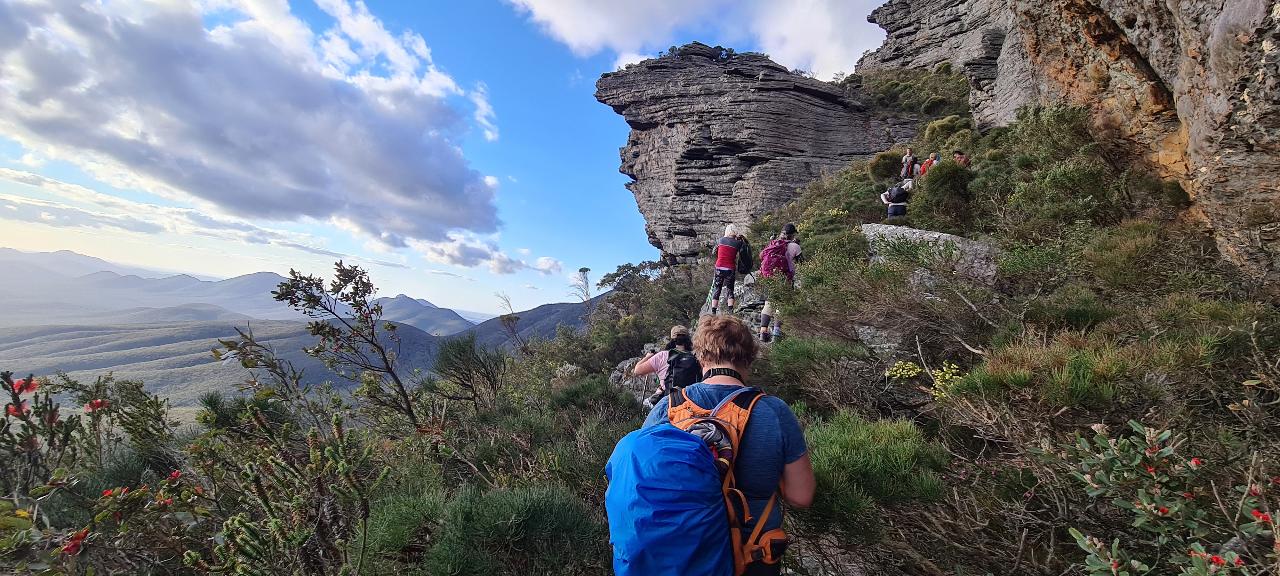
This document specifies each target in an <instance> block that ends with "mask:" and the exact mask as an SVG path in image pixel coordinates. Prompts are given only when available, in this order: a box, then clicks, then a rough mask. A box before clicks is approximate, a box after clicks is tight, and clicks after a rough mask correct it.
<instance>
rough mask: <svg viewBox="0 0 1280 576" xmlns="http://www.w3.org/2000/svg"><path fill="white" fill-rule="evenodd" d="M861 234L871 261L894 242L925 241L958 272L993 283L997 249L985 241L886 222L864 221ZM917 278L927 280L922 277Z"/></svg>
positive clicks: (943, 260) (945, 262) (942, 261)
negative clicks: (869, 249)
mask: <svg viewBox="0 0 1280 576" xmlns="http://www.w3.org/2000/svg"><path fill="white" fill-rule="evenodd" d="M862 234H863V236H866V238H867V243H868V245H870V247H871V261H872V262H875V261H879V260H883V259H884V258H885V254H886V252H887V251H888V250H889V249H890V247H891V246H892V244H893V243H894V242H912V243H918V244H927V245H928V246H930V247H931V249H932V250H933V251H934V254H935V255H936V256H937V257H938V262H939V263H942V264H943V265H944V266H948V267H949V268H950V269H951V271H952V272H955V273H956V274H957V275H959V276H961V277H963V278H965V279H968V280H970V281H973V282H977V283H981V284H986V285H991V284H994V283H995V280H996V275H997V273H998V270H997V265H998V259H999V256H1000V251H999V249H997V248H996V247H995V246H992V245H991V244H988V243H986V242H982V241H978V240H970V239H968V238H962V237H960V236H955V235H953V234H946V233H943V232H933V231H930V230H917V229H915V228H908V227H906V226H891V225H888V224H863V225H862ZM920 281H922V282H925V283H927V282H928V280H927V279H923V278H922V279H920Z"/></svg>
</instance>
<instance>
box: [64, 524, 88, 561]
mask: <svg viewBox="0 0 1280 576" xmlns="http://www.w3.org/2000/svg"><path fill="white" fill-rule="evenodd" d="M88 536H89V529H88V528H85V529H83V530H81V531H79V532H76V533H75V534H72V535H71V539H70V540H67V543H66V544H65V545H63V546H62V553H63V554H67V555H69V556H75V555H76V554H79V553H80V546H81V545H82V544H83V543H84V539H85V538H87V537H88Z"/></svg>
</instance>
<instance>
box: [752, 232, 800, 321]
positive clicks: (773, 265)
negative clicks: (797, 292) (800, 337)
mask: <svg viewBox="0 0 1280 576" xmlns="http://www.w3.org/2000/svg"><path fill="white" fill-rule="evenodd" d="M796 232H797V231H796V225H795V224H790V223H788V224H787V225H786V226H783V227H782V233H780V234H778V237H777V238H775V239H773V240H771V241H769V245H767V246H765V247H764V250H761V251H760V276H762V277H764V278H775V277H778V276H786V278H787V284H789V285H792V286H794V285H795V283H796V262H797V261H799V259H800V256H801V254H800V243H799V242H796ZM774 315H775V311H774V309H773V302H770V301H769V297H768V295H766V296H765V300H764V309H762V310H760V341H762V342H768V341H770V340H772V339H773V338H776V337H778V336H781V335H782V321H781V320H777V321H775V320H774Z"/></svg>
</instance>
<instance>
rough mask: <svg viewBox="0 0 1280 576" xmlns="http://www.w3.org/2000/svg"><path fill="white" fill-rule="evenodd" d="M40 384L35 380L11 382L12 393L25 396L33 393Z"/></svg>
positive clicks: (27, 379)
mask: <svg viewBox="0 0 1280 576" xmlns="http://www.w3.org/2000/svg"><path fill="white" fill-rule="evenodd" d="M39 387H40V384H39V383H37V382H36V380H35V378H23V379H22V380H14V381H13V391H14V392H15V393H17V394H26V393H27V392H35V391H36V389H37V388H39Z"/></svg>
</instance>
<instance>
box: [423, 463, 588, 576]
mask: <svg viewBox="0 0 1280 576" xmlns="http://www.w3.org/2000/svg"><path fill="white" fill-rule="evenodd" d="M597 518H598V515H597V514H596V513H594V512H592V511H591V510H590V509H588V508H587V507H586V506H585V505H584V504H583V503H582V501H581V500H579V499H578V498H577V497H575V496H574V495H573V494H572V493H571V492H570V491H568V490H566V489H565V488H564V487H563V486H559V485H554V484H553V485H550V486H541V487H530V488H499V489H491V490H487V491H486V490H482V489H478V488H465V489H463V490H462V491H461V492H459V493H458V494H456V495H455V496H454V497H453V498H451V499H450V500H449V502H448V504H447V505H446V506H445V509H444V512H443V515H442V517H441V518H440V519H439V521H438V526H437V528H436V529H435V530H434V531H433V532H432V536H433V538H432V544H431V548H430V550H429V551H427V553H426V557H425V559H424V561H423V565H422V568H423V571H424V572H425V573H426V574H430V575H433V576H437V575H438V576H462V575H474V576H486V575H490V574H503V575H521V576H523V575H526V574H586V573H598V572H600V571H602V570H603V567H604V566H606V565H607V563H608V558H607V554H608V552H607V548H606V546H605V543H606V542H607V540H608V538H607V536H606V534H605V531H604V527H603V526H602V524H601V522H600V521H599V520H597Z"/></svg>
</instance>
